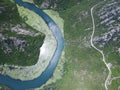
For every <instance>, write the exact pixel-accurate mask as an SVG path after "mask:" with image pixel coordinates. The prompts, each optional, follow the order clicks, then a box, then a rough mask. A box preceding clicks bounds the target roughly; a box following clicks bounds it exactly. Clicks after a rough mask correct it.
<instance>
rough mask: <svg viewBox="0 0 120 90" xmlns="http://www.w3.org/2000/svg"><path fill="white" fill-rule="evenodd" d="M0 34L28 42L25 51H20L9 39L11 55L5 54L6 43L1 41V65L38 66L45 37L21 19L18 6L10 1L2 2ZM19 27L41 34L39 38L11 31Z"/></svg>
mask: <svg viewBox="0 0 120 90" xmlns="http://www.w3.org/2000/svg"><path fill="white" fill-rule="evenodd" d="M0 6H1V7H2V8H1V9H0V11H1V13H0V34H2V35H4V36H5V37H8V38H9V37H16V38H19V39H23V40H25V41H26V42H27V46H26V47H25V49H24V51H19V50H18V49H16V48H15V45H12V44H13V41H11V40H10V39H7V40H6V42H7V43H8V44H9V46H10V45H12V46H10V47H11V49H12V52H11V53H5V50H4V48H3V46H4V42H3V41H0V64H10V65H20V66H30V65H34V64H36V62H37V61H38V57H39V52H40V51H39V48H40V47H41V45H42V44H43V41H44V38H45V35H44V34H42V33H40V32H38V31H37V30H35V29H33V28H32V27H31V26H29V25H27V24H26V23H25V20H26V19H27V18H21V17H20V16H19V13H18V10H17V6H16V5H15V4H14V3H13V2H11V1H9V0H2V1H0ZM17 25H19V28H20V29H24V30H27V31H30V32H32V33H39V35H38V36H30V35H23V34H17V32H13V31H11V28H13V27H16V26H17Z"/></svg>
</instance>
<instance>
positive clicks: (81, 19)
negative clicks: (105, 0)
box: [42, 0, 107, 90]
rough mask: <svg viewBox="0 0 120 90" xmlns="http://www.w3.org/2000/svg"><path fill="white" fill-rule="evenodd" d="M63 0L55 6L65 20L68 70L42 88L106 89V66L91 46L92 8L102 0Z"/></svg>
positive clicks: (47, 89) (46, 89)
mask: <svg viewBox="0 0 120 90" xmlns="http://www.w3.org/2000/svg"><path fill="white" fill-rule="evenodd" d="M57 1H60V0H57ZM63 1H65V2H64V3H61V4H62V6H66V5H67V6H66V7H65V8H64V7H62V6H61V7H59V8H58V7H57V8H55V10H57V11H58V12H59V14H60V16H61V17H62V18H63V19H64V23H65V24H64V35H65V40H66V46H65V58H66V63H65V72H66V73H65V75H64V76H63V78H62V79H61V80H59V81H58V82H57V83H55V84H52V85H49V86H46V87H45V88H44V89H42V90H50V89H51V90H105V88H104V81H105V78H106V76H107V70H106V67H105V65H104V63H103V62H102V56H101V55H100V53H97V52H96V50H94V49H93V48H91V46H90V36H91V33H92V28H91V27H92V21H91V16H90V8H91V7H92V6H93V5H95V4H96V3H98V2H99V0H92V1H90V0H89V1H88V0H81V1H79V0H63ZM58 6H59V5H58ZM60 8H61V9H60ZM89 28H90V29H89Z"/></svg>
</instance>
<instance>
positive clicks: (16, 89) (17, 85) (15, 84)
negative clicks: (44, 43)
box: [0, 0, 64, 90]
mask: <svg viewBox="0 0 120 90" xmlns="http://www.w3.org/2000/svg"><path fill="white" fill-rule="evenodd" d="M14 2H15V3H16V4H18V5H20V6H23V7H25V8H27V9H30V10H31V11H33V12H35V13H36V14H38V15H39V16H40V17H42V19H43V20H44V21H45V22H46V24H47V25H48V27H49V29H50V30H51V32H52V34H53V36H54V37H55V39H56V41H57V47H56V50H55V52H54V55H53V57H52V59H51V61H50V63H49V65H48V66H47V68H46V69H45V70H44V71H43V72H42V74H41V75H40V76H39V77H37V78H35V79H33V80H28V81H21V80H16V79H13V78H11V77H9V76H4V75H0V84H4V85H7V86H9V87H11V88H12V89H13V90H26V89H30V88H36V87H40V86H42V85H43V84H45V83H46V82H47V81H48V80H49V79H50V78H51V77H52V76H53V73H54V70H55V68H56V66H57V64H58V61H59V59H60V57H61V54H62V51H63V48H64V38H63V36H62V33H61V31H60V29H59V28H58V26H57V25H56V23H55V22H54V21H53V20H52V19H51V18H50V17H49V16H48V15H47V14H45V13H44V12H43V11H42V10H40V9H39V8H38V7H36V6H35V5H34V4H31V3H28V2H23V1H22V0H14Z"/></svg>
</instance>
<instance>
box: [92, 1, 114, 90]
mask: <svg viewBox="0 0 120 90" xmlns="http://www.w3.org/2000/svg"><path fill="white" fill-rule="evenodd" d="M100 3H102V2H100ZM100 3H98V4H100ZM98 4H96V5H94V6H93V7H92V8H91V18H92V23H93V32H92V35H91V40H90V43H91V46H92V47H93V48H94V49H95V50H97V51H98V52H99V53H101V55H102V61H103V62H104V64H105V66H106V67H107V69H108V71H109V72H108V76H107V78H106V80H105V89H106V90H108V85H110V82H111V75H112V71H111V69H110V66H109V63H107V62H106V60H105V55H104V53H103V51H102V50H100V49H98V48H97V47H96V46H95V45H94V44H93V37H94V33H95V20H94V16H93V9H94V8H95V7H96V6H97V5H98Z"/></svg>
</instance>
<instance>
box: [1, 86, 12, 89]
mask: <svg viewBox="0 0 120 90" xmlns="http://www.w3.org/2000/svg"><path fill="white" fill-rule="evenodd" d="M0 90H12V89H11V88H9V87H7V86H5V85H0Z"/></svg>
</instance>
